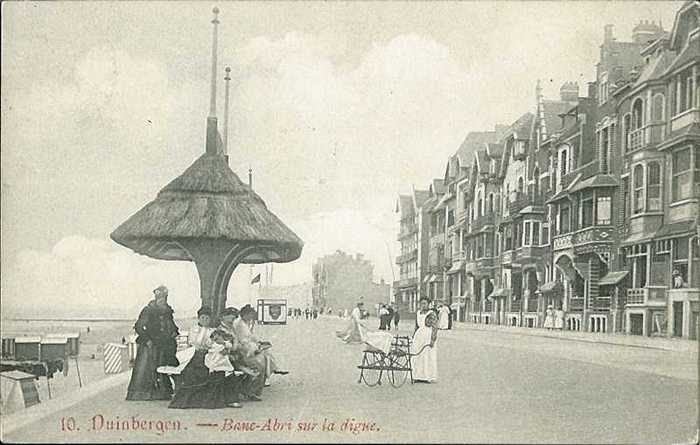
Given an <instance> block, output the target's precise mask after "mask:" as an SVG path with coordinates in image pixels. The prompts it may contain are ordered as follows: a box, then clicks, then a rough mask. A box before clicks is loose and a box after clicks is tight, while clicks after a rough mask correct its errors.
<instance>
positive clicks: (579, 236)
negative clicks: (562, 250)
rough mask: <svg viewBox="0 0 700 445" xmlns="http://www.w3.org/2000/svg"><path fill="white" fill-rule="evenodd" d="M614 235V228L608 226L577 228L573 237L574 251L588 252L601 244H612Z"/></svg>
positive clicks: (579, 252)
mask: <svg viewBox="0 0 700 445" xmlns="http://www.w3.org/2000/svg"><path fill="white" fill-rule="evenodd" d="M613 235H614V234H613V228H612V227H608V226H591V227H586V228H583V229H580V230H577V231H576V232H574V234H573V236H572V239H571V242H572V244H573V246H574V253H576V254H582V253H588V252H592V251H593V250H594V248H595V247H596V246H597V245H599V244H611V243H612V242H613Z"/></svg>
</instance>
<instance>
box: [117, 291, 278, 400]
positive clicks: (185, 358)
mask: <svg viewBox="0 0 700 445" xmlns="http://www.w3.org/2000/svg"><path fill="white" fill-rule="evenodd" d="M153 292H154V297H155V298H154V299H153V300H152V301H151V302H150V303H149V304H148V305H147V306H146V307H145V308H144V309H143V310H142V311H141V313H140V314H139V318H138V320H137V321H136V324H135V326H134V329H135V330H136V332H137V333H138V338H137V340H136V343H137V344H138V349H137V353H136V361H135V364H134V369H133V371H132V375H131V381H130V382H129V388H128V390H127V396H126V399H127V400H171V402H170V405H169V408H224V407H227V406H228V407H234V408H239V407H241V406H242V405H241V402H243V401H260V400H262V398H261V397H262V391H263V387H265V386H266V385H267V384H268V379H269V378H270V377H271V376H272V375H273V374H287V371H283V370H280V369H279V368H278V366H277V363H276V360H275V358H274V356H273V355H272V354H271V352H270V350H269V349H270V347H271V346H272V345H271V344H270V343H269V342H265V341H261V340H260V339H258V338H257V337H256V336H255V335H254V333H253V327H254V323H255V320H256V319H257V313H256V311H255V310H254V309H253V308H252V307H251V306H250V305H246V306H244V307H242V308H241V310H240V311H239V310H238V309H236V308H232V307H231V308H226V309H224V310H223V311H222V312H221V314H219V318H220V321H219V323H218V324H215V323H213V321H214V318H213V316H212V311H211V309H210V308H208V307H202V308H201V309H200V310H199V311H198V312H197V322H196V323H195V324H194V326H193V327H192V328H191V329H190V331H189V335H188V337H187V347H186V348H184V349H181V350H180V351H178V350H177V349H178V348H177V341H176V338H177V336H178V335H179V330H178V328H177V326H176V325H175V322H174V319H173V310H172V308H171V307H170V305H168V302H167V299H168V290H167V288H165V286H160V287H158V288H156V289H155V290H154V291H153ZM169 376H173V378H174V379H175V381H176V382H177V384H176V385H175V389H174V390H173V385H172V383H171V380H170V377H169ZM173 393H174V394H173Z"/></svg>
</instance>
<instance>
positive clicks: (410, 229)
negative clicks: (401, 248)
mask: <svg viewBox="0 0 700 445" xmlns="http://www.w3.org/2000/svg"><path fill="white" fill-rule="evenodd" d="M416 232H418V225H416V224H410V225H404V226H401V230H399V234H398V236H397V237H396V240H397V241H401V240H402V239H404V238H406V237H407V236H409V235H413V234H414V233H416Z"/></svg>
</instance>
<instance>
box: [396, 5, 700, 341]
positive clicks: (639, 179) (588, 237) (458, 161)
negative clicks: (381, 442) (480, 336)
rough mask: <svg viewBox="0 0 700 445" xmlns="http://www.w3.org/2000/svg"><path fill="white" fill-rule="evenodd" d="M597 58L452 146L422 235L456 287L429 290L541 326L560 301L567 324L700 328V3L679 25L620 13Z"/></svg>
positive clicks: (488, 314)
mask: <svg viewBox="0 0 700 445" xmlns="http://www.w3.org/2000/svg"><path fill="white" fill-rule="evenodd" d="M595 68H596V78H595V81H593V82H590V83H589V84H588V88H587V89H586V91H584V92H583V94H581V92H580V91H579V90H580V88H579V85H578V84H577V83H574V82H565V83H564V84H563V85H562V86H561V88H560V95H559V96H560V97H559V98H558V99H557V100H547V99H545V98H544V97H543V95H542V93H541V89H540V87H539V84H538V85H537V88H536V100H535V101H534V103H533V108H532V112H526V113H524V114H523V115H522V116H521V117H520V118H519V119H517V120H516V121H515V122H513V123H512V124H511V125H510V126H508V127H500V126H498V127H497V129H496V131H495V132H494V133H493V136H492V139H491V140H485V141H480V142H479V143H478V144H476V145H475V146H474V147H473V148H472V149H471V150H463V151H462V153H461V155H460V156H457V155H455V156H452V157H450V158H449V159H448V164H447V168H446V173H445V177H444V181H443V182H442V183H441V184H438V183H436V182H435V181H433V183H432V184H431V187H430V192H429V199H428V200H427V201H426V202H425V203H424V205H423V209H422V210H421V211H427V212H428V214H429V215H430V224H431V226H430V230H429V231H428V232H427V233H423V232H422V231H418V232H414V234H415V239H412V240H411V242H412V243H415V244H416V245H422V244H424V243H426V242H427V243H428V246H429V253H430V254H429V262H428V264H427V271H428V272H429V274H428V276H427V277H425V278H424V279H425V281H426V282H427V283H439V282H440V281H442V283H443V291H442V292H439V291H438V290H437V286H427V287H425V288H422V287H419V288H416V289H417V290H416V291H417V292H419V293H420V295H421V296H423V295H427V296H429V297H430V298H433V299H435V300H441V301H444V302H446V303H451V304H452V305H453V307H458V308H459V307H460V306H461V304H462V302H466V305H465V307H464V311H463V312H462V313H463V314H464V315H465V316H464V317H463V318H464V319H465V320H467V321H471V322H475V323H496V324H504V325H517V326H527V327H541V326H542V324H543V321H544V314H545V310H546V308H547V307H548V306H549V305H551V306H553V307H554V308H555V309H561V310H563V311H564V314H565V318H564V329H566V330H584V331H589V332H625V333H627V334H635V335H667V336H676V337H684V338H695V339H697V337H698V329H699V325H700V321H699V315H700V245H699V243H698V233H699V230H698V222H697V219H698V215H699V214H700V204H699V202H700V94H699V93H698V90H699V88H698V84H699V83H700V4H699V3H698V2H693V1H688V2H685V3H684V4H683V5H682V6H681V7H680V9H679V11H678V13H677V16H676V20H675V22H674V24H673V29H672V30H671V31H670V32H666V31H664V30H663V29H662V27H661V25H660V24H656V23H654V22H649V21H642V22H640V23H639V24H638V25H637V26H635V27H634V29H633V33H632V37H631V39H630V40H629V41H618V40H617V39H616V38H615V37H614V35H613V26H612V25H607V26H606V27H605V28H604V30H603V43H602V44H601V46H600V57H599V60H598V63H597V64H596V66H595ZM468 139H469V136H468ZM462 148H463V147H460V149H462ZM426 207H427V209H426ZM407 215H408V214H407ZM424 236H425V238H426V239H425V240H422V237H424ZM440 270H442V274H441V275H442V276H441V277H440Z"/></svg>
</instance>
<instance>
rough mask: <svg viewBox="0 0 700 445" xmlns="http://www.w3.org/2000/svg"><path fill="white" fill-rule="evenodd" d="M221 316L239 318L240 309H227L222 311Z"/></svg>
mask: <svg viewBox="0 0 700 445" xmlns="http://www.w3.org/2000/svg"><path fill="white" fill-rule="evenodd" d="M219 315H220V316H222V317H225V316H227V315H233V316H234V317H237V316H238V309H236V308H235V307H227V308H226V309H224V310H223V311H221V313H220V314H219Z"/></svg>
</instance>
